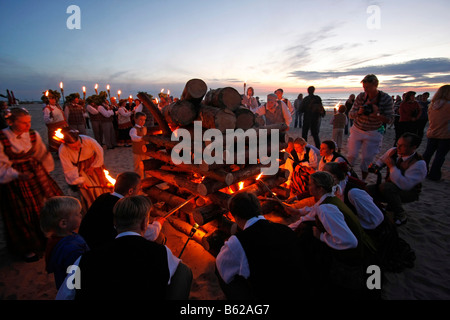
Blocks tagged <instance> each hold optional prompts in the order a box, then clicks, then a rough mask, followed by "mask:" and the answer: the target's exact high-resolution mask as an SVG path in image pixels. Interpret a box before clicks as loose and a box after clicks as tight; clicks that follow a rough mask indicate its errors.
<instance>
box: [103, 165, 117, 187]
mask: <svg viewBox="0 0 450 320" xmlns="http://www.w3.org/2000/svg"><path fill="white" fill-rule="evenodd" d="M103 173H104V174H105V178H106V179H107V180H108V181H109V183H110V184H112V185H115V184H116V179H114V178H113V177H111V176H110V175H109V171H108V170H106V169H103Z"/></svg>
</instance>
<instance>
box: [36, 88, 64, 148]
mask: <svg viewBox="0 0 450 320" xmlns="http://www.w3.org/2000/svg"><path fill="white" fill-rule="evenodd" d="M59 98H60V95H59V93H58V92H57V91H54V90H47V91H46V92H45V95H44V96H42V98H41V99H42V101H44V103H46V106H45V107H44V109H43V113H44V122H45V124H46V125H47V130H48V148H49V151H51V152H57V151H58V148H59V145H60V144H61V143H60V142H59V141H57V140H55V139H53V135H54V134H55V131H56V130H58V129H61V128H64V127H67V126H68V124H67V121H66V116H65V114H64V111H63V110H62V108H61V106H60V105H59V104H58V103H57V101H58V100H59Z"/></svg>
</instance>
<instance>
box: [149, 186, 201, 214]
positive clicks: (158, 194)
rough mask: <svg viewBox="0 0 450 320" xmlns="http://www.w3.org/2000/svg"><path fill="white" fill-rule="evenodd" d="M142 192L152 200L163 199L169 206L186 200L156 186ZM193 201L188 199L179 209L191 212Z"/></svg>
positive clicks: (193, 206)
mask: <svg viewBox="0 0 450 320" xmlns="http://www.w3.org/2000/svg"><path fill="white" fill-rule="evenodd" d="M144 192H145V193H146V194H147V196H148V197H150V198H151V199H152V200H153V201H163V202H165V203H167V204H168V205H169V206H171V207H178V206H180V205H181V204H183V203H184V202H186V199H183V198H182V197H179V196H177V195H174V194H172V193H170V192H167V191H164V190H161V189H159V188H158V187H155V186H153V187H150V188H148V189H145V190H144ZM193 202H194V201H190V202H189V203H187V204H186V205H185V206H183V207H181V208H180V211H183V212H185V213H188V214H189V213H191V212H193V210H194V208H195V205H194V204H193ZM164 214H166V212H165V213H164Z"/></svg>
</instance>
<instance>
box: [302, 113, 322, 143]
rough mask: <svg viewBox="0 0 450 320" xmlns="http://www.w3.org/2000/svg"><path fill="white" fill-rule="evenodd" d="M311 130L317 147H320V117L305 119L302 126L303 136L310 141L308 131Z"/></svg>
mask: <svg viewBox="0 0 450 320" xmlns="http://www.w3.org/2000/svg"><path fill="white" fill-rule="evenodd" d="M309 130H311V135H312V137H313V139H314V143H315V145H316V147H317V148H320V138H319V130H320V118H319V119H304V120H303V127H302V137H303V139H305V140H306V141H308V131H309Z"/></svg>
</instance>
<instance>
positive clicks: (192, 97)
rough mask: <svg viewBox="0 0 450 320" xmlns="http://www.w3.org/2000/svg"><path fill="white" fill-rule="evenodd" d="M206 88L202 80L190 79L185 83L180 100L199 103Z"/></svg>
mask: <svg viewBox="0 0 450 320" xmlns="http://www.w3.org/2000/svg"><path fill="white" fill-rule="evenodd" d="M207 90H208V88H207V86H206V83H205V82H204V81H203V80H201V79H191V80H189V81H188V82H187V83H186V85H185V87H184V90H183V93H182V94H181V97H180V100H187V101H190V102H192V103H194V104H200V102H201V101H202V99H203V97H204V96H205V94H206V91H207Z"/></svg>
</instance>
